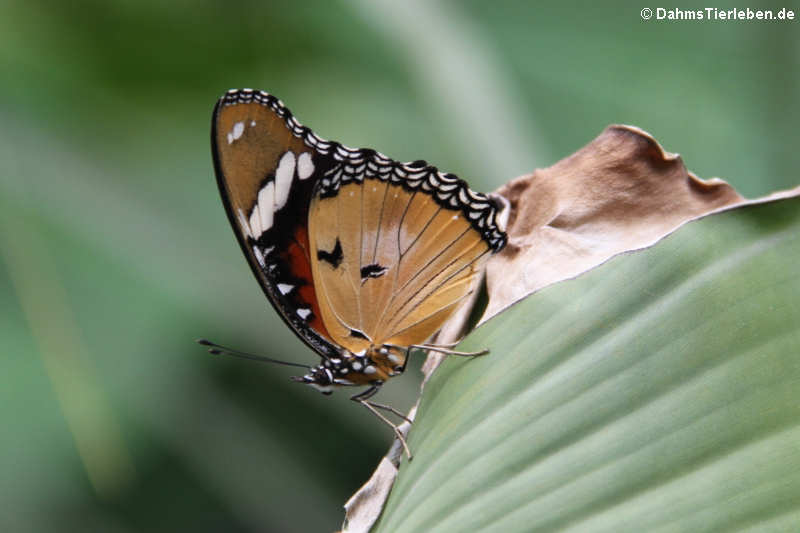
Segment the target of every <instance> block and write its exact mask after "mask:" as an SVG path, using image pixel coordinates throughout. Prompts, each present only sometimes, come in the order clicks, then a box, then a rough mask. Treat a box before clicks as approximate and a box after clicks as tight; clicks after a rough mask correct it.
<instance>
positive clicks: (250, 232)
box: [237, 207, 253, 237]
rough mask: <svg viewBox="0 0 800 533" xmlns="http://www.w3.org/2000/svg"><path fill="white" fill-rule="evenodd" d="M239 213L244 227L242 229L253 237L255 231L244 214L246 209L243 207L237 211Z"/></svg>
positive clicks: (240, 223) (241, 224) (240, 222)
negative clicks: (243, 209)
mask: <svg viewBox="0 0 800 533" xmlns="http://www.w3.org/2000/svg"><path fill="white" fill-rule="evenodd" d="M237 214H238V215H239V225H240V226H241V227H242V231H243V232H244V234H245V235H246V236H248V237H252V236H253V232H252V231H250V224H249V223H248V222H247V217H245V216H244V211H242V208H241V207H240V208H239V210H238V211H237Z"/></svg>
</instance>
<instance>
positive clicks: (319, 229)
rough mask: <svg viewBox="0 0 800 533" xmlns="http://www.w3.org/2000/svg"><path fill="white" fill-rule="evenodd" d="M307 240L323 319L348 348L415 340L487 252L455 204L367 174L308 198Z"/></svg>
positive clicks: (439, 319)
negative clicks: (443, 204)
mask: <svg viewBox="0 0 800 533" xmlns="http://www.w3.org/2000/svg"><path fill="white" fill-rule="evenodd" d="M309 244H310V246H311V252H312V253H311V269H312V274H313V277H314V281H315V285H316V288H317V296H318V298H319V304H320V312H321V315H322V321H323V322H324V323H325V326H326V329H327V331H328V332H329V334H330V335H331V337H332V339H333V340H334V341H335V342H336V343H338V344H340V345H342V346H344V347H346V348H348V349H349V350H351V351H353V352H357V351H360V350H362V349H365V348H368V347H369V346H370V345H381V344H394V345H398V346H410V345H412V344H419V343H422V342H424V341H425V340H426V339H428V338H429V337H430V336H431V335H432V334H433V333H435V332H436V331H438V330H439V328H441V326H442V324H443V323H444V322H445V321H446V320H447V319H448V318H449V317H450V315H452V314H453V312H455V310H456V309H457V307H458V305H459V304H460V303H461V302H462V301H463V299H464V298H465V297H466V296H467V295H469V294H470V293H471V292H472V291H473V290H474V286H475V281H476V280H477V279H478V276H479V274H480V272H481V271H482V268H483V264H484V262H485V261H486V259H487V258H488V257H489V253H490V250H489V246H488V244H487V243H486V241H485V240H484V239H483V238H482V236H481V234H480V233H479V232H478V231H476V230H475V229H474V228H473V226H472V225H471V224H470V222H469V221H468V220H466V219H465V217H464V215H463V213H462V211H461V210H456V209H448V208H444V207H440V206H439V205H438V204H437V203H436V201H435V200H434V199H433V198H432V197H431V196H430V195H429V194H427V193H425V192H423V191H421V190H419V189H418V190H416V191H411V190H408V189H406V188H404V187H403V186H402V185H400V184H393V183H390V182H383V181H380V180H378V179H374V178H373V179H364V181H363V182H361V183H357V182H352V183H348V184H346V185H343V186H342V187H341V188H340V189H339V190H338V193H337V194H335V195H332V196H319V195H315V196H314V197H313V198H312V200H311V205H310V209H309ZM320 252H321V253H320Z"/></svg>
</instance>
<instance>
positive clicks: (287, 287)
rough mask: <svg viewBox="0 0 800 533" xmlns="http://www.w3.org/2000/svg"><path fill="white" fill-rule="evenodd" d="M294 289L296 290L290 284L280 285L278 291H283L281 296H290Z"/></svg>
mask: <svg viewBox="0 0 800 533" xmlns="http://www.w3.org/2000/svg"><path fill="white" fill-rule="evenodd" d="M292 289H294V285H289V284H288V283H278V290H279V291H281V294H288V293H289V291H291V290H292Z"/></svg>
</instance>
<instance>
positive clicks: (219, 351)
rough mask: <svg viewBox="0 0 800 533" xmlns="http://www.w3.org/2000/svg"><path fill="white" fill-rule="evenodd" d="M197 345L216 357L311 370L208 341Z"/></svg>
mask: <svg viewBox="0 0 800 533" xmlns="http://www.w3.org/2000/svg"><path fill="white" fill-rule="evenodd" d="M197 343H198V344H202V345H203V346H209V348H208V353H211V354H214V355H232V356H233V357H239V358H241V359H250V360H252V361H261V362H262V363H275V364H276V365H285V366H296V367H298V368H305V369H306V370H308V369H310V368H311V367H310V366H308V365H301V364H299V363H290V362H289V361H279V360H278V359H272V358H270V357H265V356H263V355H255V354H252V353H247V352H240V351H239V350H234V349H232V348H227V347H225V346H222V345H220V344H217V343H215V342H211V341H210V340H208V339H197Z"/></svg>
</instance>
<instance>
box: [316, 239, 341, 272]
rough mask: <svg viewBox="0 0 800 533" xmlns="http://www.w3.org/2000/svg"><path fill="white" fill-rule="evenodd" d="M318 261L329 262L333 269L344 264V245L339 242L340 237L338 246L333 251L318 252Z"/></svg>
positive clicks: (337, 241)
mask: <svg viewBox="0 0 800 533" xmlns="http://www.w3.org/2000/svg"><path fill="white" fill-rule="evenodd" d="M317 259H318V260H320V261H327V262H328V263H330V265H331V266H332V267H333V268H339V265H340V264H342V259H344V254H343V253H342V243H341V242H339V237H336V246H334V247H333V250H331V251H330V252H326V251H325V250H317Z"/></svg>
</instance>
